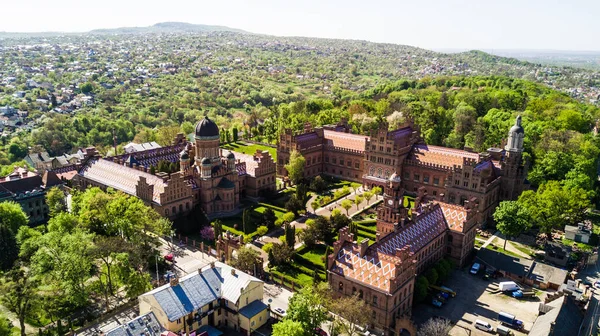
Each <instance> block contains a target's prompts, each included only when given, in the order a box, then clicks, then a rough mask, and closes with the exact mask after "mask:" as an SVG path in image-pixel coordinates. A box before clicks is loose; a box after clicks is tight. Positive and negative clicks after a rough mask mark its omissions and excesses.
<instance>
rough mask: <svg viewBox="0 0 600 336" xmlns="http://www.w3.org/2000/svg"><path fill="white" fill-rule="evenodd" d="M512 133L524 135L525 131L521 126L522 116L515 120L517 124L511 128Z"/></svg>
mask: <svg viewBox="0 0 600 336" xmlns="http://www.w3.org/2000/svg"><path fill="white" fill-rule="evenodd" d="M510 133H517V134H524V133H525V130H524V129H523V126H521V116H520V115H519V116H517V120H515V124H514V126H513V127H511V128H510Z"/></svg>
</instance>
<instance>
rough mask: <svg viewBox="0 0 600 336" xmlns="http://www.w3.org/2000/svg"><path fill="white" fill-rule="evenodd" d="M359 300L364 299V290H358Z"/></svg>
mask: <svg viewBox="0 0 600 336" xmlns="http://www.w3.org/2000/svg"><path fill="white" fill-rule="evenodd" d="M358 298H359V299H362V298H363V291H362V289H359V290H358Z"/></svg>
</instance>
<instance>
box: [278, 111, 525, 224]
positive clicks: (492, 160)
mask: <svg viewBox="0 0 600 336" xmlns="http://www.w3.org/2000/svg"><path fill="white" fill-rule="evenodd" d="M523 138H524V131H523V127H522V126H521V117H520V116H518V117H517V119H516V121H515V125H514V126H513V127H512V128H511V129H510V130H509V132H508V140H507V144H506V146H505V148H504V149H500V148H489V149H488V150H487V152H486V153H474V152H470V151H466V150H459V149H453V148H445V147H439V146H431V145H427V144H425V143H424V142H423V141H422V139H421V137H420V130H419V127H418V126H417V125H414V124H413V123H412V122H408V123H405V124H404V125H402V126H401V127H400V128H398V129H397V130H394V131H388V124H387V123H382V124H381V125H380V127H379V129H377V130H374V131H373V132H371V134H369V135H368V136H363V135H356V134H351V133H350V131H349V127H348V125H347V122H346V121H344V120H342V121H341V122H340V123H339V124H338V125H334V126H332V125H328V126H324V127H322V128H315V129H313V128H311V127H310V125H308V124H307V125H306V126H305V129H304V132H302V133H301V134H293V132H292V131H291V130H286V131H284V132H283V133H282V134H281V136H280V138H279V143H278V146H277V157H278V159H277V160H278V161H277V174H278V175H280V176H285V175H287V172H286V170H285V164H286V163H288V162H289V157H290V153H291V152H292V151H294V150H296V151H299V152H300V153H301V154H302V155H303V156H304V158H305V159H306V164H305V167H304V176H305V177H307V178H310V177H313V176H316V175H320V174H325V175H329V176H333V177H337V178H341V179H346V180H351V181H355V182H360V183H362V184H363V185H364V186H365V187H367V188H371V187H373V186H380V187H382V188H383V187H385V186H386V184H387V182H388V180H389V177H390V176H391V175H392V174H395V175H396V176H397V178H398V179H399V181H400V186H401V187H402V190H403V193H405V194H406V195H409V196H413V197H414V196H416V195H417V193H418V190H419V188H421V187H423V188H424V191H425V193H426V195H427V196H428V197H429V198H431V199H435V200H438V201H443V202H446V203H450V204H457V205H464V203H465V202H466V201H468V200H473V204H475V205H474V206H475V207H476V208H477V216H478V217H479V218H478V221H479V222H480V223H481V224H482V225H486V224H487V222H488V221H490V220H491V217H492V213H493V210H494V209H495V207H496V206H497V204H498V203H499V202H500V201H501V200H512V199H516V198H517V197H518V196H519V195H520V194H521V192H522V191H523V190H524V189H527V188H528V184H527V182H526V176H527V168H528V162H526V160H524V159H523V156H522V152H523Z"/></svg>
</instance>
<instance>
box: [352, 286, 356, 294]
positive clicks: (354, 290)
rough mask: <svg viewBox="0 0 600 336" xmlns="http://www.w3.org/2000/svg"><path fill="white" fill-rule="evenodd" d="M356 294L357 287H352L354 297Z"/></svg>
mask: <svg viewBox="0 0 600 336" xmlns="http://www.w3.org/2000/svg"><path fill="white" fill-rule="evenodd" d="M354 294H356V287H352V295H354Z"/></svg>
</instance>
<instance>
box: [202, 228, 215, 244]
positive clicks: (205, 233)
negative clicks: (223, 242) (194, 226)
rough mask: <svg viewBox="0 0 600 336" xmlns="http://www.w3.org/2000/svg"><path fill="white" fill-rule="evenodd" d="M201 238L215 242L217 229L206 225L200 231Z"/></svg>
mask: <svg viewBox="0 0 600 336" xmlns="http://www.w3.org/2000/svg"><path fill="white" fill-rule="evenodd" d="M200 237H202V239H204V240H206V241H213V240H215V229H213V227H212V226H209V225H206V226H204V227H203V228H202V230H200Z"/></svg>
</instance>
